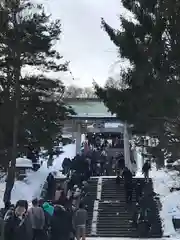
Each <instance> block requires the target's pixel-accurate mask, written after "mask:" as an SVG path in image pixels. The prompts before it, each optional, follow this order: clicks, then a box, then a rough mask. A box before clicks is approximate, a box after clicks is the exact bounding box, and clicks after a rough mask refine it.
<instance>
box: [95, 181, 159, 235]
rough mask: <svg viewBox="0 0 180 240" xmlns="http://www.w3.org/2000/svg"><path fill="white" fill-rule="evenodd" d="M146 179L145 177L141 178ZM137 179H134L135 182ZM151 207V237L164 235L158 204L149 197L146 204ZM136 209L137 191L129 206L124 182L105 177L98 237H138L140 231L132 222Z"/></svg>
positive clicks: (151, 189)
mask: <svg viewBox="0 0 180 240" xmlns="http://www.w3.org/2000/svg"><path fill="white" fill-rule="evenodd" d="M139 180H140V181H144V180H143V179H139ZM136 181H137V179H133V182H134V184H135V183H136ZM146 188H147V189H148V191H149V192H153V187H152V183H151V182H150V183H149V184H148V185H147V187H146ZM144 207H148V208H150V209H151V220H152V229H151V232H150V236H149V237H151V238H160V237H162V231H161V221H160V218H159V213H158V209H157V204H156V202H155V200H154V199H153V197H152V198H150V199H149V198H148V202H147V203H146V206H144ZM134 209H135V193H134V192H133V204H132V206H131V207H130V206H127V204H126V202H125V194H124V183H123V180H122V181H121V184H120V185H118V186H117V185H116V183H115V178H114V179H113V178H112V179H110V178H108V179H103V183H102V194H101V201H100V202H99V214H98V223H97V236H98V237H132V238H138V237H139V233H138V232H137V230H136V228H135V227H133V226H132V223H131V222H130V221H131V220H132V216H133V213H134Z"/></svg>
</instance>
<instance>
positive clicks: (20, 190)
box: [0, 144, 76, 207]
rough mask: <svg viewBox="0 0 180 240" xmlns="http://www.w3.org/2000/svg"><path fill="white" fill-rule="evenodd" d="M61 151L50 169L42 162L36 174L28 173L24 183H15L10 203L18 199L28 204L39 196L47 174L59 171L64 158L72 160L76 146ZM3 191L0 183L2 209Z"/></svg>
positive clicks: (3, 187) (70, 145)
mask: <svg viewBox="0 0 180 240" xmlns="http://www.w3.org/2000/svg"><path fill="white" fill-rule="evenodd" d="M63 150H64V153H62V154H61V155H59V156H58V157H56V158H55V159H54V162H53V166H52V167H50V168H47V162H44V163H43V165H42V166H41V167H40V169H39V170H38V171H37V172H31V173H28V174H27V178H26V179H25V180H24V181H16V182H15V184H14V188H13V190H12V195H11V201H12V203H16V201H17V200H19V199H24V200H27V201H28V202H30V201H31V200H32V199H33V198H36V197H39V196H40V194H41V191H42V188H43V185H44V182H45V180H46V178H47V176H48V174H49V172H53V171H58V170H61V168H62V167H61V166H62V161H63V160H64V158H65V157H69V158H73V157H74V156H75V153H76V145H75V144H69V145H66V146H64V147H63ZM4 190H5V182H0V207H3V195H4Z"/></svg>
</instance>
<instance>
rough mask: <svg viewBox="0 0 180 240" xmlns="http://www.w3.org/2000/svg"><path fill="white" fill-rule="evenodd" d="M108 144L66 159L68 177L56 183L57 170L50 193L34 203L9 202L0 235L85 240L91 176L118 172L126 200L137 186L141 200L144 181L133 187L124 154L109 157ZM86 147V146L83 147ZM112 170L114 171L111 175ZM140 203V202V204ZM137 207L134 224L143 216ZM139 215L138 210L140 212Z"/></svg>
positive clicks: (31, 239) (7, 238)
mask: <svg viewBox="0 0 180 240" xmlns="http://www.w3.org/2000/svg"><path fill="white" fill-rule="evenodd" d="M106 147H107V146H106V144H105V143H103V145H101V146H99V147H97V148H94V149H93V150H92V151H87V152H83V153H82V154H77V155H76V156H75V158H74V159H69V158H65V159H64V161H63V163H62V168H63V174H64V175H65V176H66V179H65V180H64V181H62V182H61V183H59V184H58V185H57V181H56V179H55V176H54V173H50V174H49V175H48V177H47V192H46V196H45V198H43V199H34V200H33V201H32V206H31V207H29V206H28V202H27V201H25V200H20V201H18V202H17V203H16V205H15V206H13V205H11V204H10V203H9V204H7V205H6V206H5V209H3V210H2V211H1V219H3V222H4V224H3V225H4V227H3V231H1V234H2V235H3V236H4V240H24V239H27V240H70V239H75V238H76V239H77V240H80V239H81V238H82V240H85V238H86V226H87V221H88V212H87V210H86V206H87V201H88V187H89V183H88V181H89V179H90V177H91V176H100V175H114V173H116V174H117V178H116V184H117V185H118V184H119V183H120V181H122V180H121V179H122V178H123V179H124V180H123V181H124V189H125V194H126V201H127V203H128V204H129V203H131V202H132V192H133V189H134V188H135V191H136V202H137V204H139V202H140V200H142V193H143V187H144V186H143V185H142V183H141V182H139V183H137V184H136V185H135V186H133V181H132V179H133V174H132V172H131V171H130V170H129V169H128V168H126V167H125V165H124V156H123V154H121V153H119V154H118V155H117V156H115V157H110V158H109V157H108V156H107V153H106ZM84 149H85V148H84ZM149 170H150V164H149V162H146V163H145V164H144V166H143V169H142V171H143V173H144V176H145V179H146V181H147V182H148V181H149V174H148V173H149ZM112 172H113V174H112ZM137 206H139V205H137ZM137 209H138V207H137V208H136V210H135V213H136V214H135V215H134V218H133V223H136V224H137V225H138V226H139V224H140V217H139V215H137ZM138 214H139V211H138Z"/></svg>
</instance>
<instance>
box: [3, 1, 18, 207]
mask: <svg viewBox="0 0 180 240" xmlns="http://www.w3.org/2000/svg"><path fill="white" fill-rule="evenodd" d="M18 7H19V0H18V1H17V6H16V11H14V13H13V22H14V28H17V32H18V20H17V12H18ZM15 37H16V41H17V46H16V47H14V46H13V48H12V49H14V53H13V55H14V56H13V57H14V59H13V60H14V78H15V95H14V99H15V112H14V122H13V142H12V155H11V163H10V165H9V168H8V173H7V179H6V189H5V192H4V198H3V201H4V204H6V203H9V202H10V201H11V191H12V189H13V186H14V181H15V171H16V157H17V144H18V133H19V117H20V109H19V108H20V93H21V90H20V82H19V80H20V75H21V60H20V39H19V34H17V36H15Z"/></svg>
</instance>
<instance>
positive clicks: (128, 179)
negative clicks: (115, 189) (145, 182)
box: [122, 167, 133, 203]
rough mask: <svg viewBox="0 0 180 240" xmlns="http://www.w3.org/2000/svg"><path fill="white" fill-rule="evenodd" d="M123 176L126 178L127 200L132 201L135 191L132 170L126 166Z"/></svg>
mask: <svg viewBox="0 0 180 240" xmlns="http://www.w3.org/2000/svg"><path fill="white" fill-rule="evenodd" d="M122 178H123V179H124V190H125V195H126V202H127V203H131V202H132V193H133V182H132V172H131V171H130V170H129V169H128V168H127V167H125V169H124V171H123V173H122Z"/></svg>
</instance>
